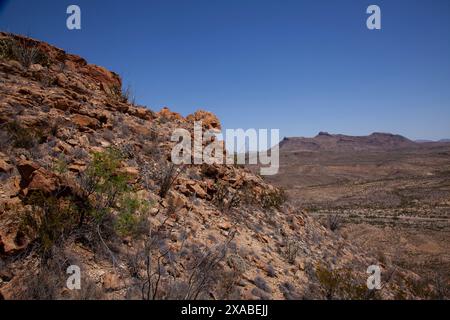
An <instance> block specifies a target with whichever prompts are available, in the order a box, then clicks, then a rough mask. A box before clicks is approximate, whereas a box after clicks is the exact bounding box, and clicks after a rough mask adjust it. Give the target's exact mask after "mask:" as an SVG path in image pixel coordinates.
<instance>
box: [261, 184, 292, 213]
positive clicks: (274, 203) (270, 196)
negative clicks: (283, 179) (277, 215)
mask: <svg viewBox="0 0 450 320" xmlns="http://www.w3.org/2000/svg"><path fill="white" fill-rule="evenodd" d="M286 199H287V198H286V193H285V192H284V190H283V189H275V190H265V191H263V193H262V194H261V205H262V207H263V208H264V209H271V208H275V209H280V208H281V206H282V205H283V204H284V203H285V202H286Z"/></svg>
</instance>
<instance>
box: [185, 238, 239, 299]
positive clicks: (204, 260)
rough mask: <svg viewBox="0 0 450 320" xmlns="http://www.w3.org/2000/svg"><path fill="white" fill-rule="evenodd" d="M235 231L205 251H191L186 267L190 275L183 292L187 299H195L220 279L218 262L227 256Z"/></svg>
mask: <svg viewBox="0 0 450 320" xmlns="http://www.w3.org/2000/svg"><path fill="white" fill-rule="evenodd" d="M234 235H235V233H234V232H231V233H230V234H229V236H228V238H227V239H226V240H225V242H224V243H223V244H221V245H218V246H216V247H213V248H210V249H206V250H205V251H197V252H193V262H192V263H191V265H190V266H189V267H188V269H189V272H190V276H189V280H188V288H187V291H186V294H185V297H184V298H185V299H187V300H197V299H198V298H201V297H202V295H203V294H205V293H207V292H208V291H209V289H210V288H211V287H212V286H213V285H214V284H215V282H216V281H217V279H220V273H221V268H220V263H221V262H222V261H224V260H225V259H226V257H227V253H228V248H229V246H230V242H231V241H232V240H233V238H234Z"/></svg>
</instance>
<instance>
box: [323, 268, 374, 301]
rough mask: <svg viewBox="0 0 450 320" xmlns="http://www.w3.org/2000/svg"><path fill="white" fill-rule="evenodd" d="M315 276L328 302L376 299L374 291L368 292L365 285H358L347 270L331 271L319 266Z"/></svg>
mask: <svg viewBox="0 0 450 320" xmlns="http://www.w3.org/2000/svg"><path fill="white" fill-rule="evenodd" d="M316 276H317V279H318V281H319V284H320V286H321V288H322V291H323V293H324V296H325V298H326V299H328V300H333V299H352V300H367V299H370V298H374V297H376V293H375V291H374V290H368V289H367V286H366V284H365V283H363V284H359V283H358V281H357V280H356V279H355V276H354V275H353V274H352V272H351V271H350V270H349V269H334V270H331V269H328V268H326V267H324V266H322V265H320V264H319V265H318V266H317V268H316Z"/></svg>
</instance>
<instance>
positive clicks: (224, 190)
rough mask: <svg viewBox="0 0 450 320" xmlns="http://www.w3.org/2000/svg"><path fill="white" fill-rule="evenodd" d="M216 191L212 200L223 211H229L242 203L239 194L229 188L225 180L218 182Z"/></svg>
mask: <svg viewBox="0 0 450 320" xmlns="http://www.w3.org/2000/svg"><path fill="white" fill-rule="evenodd" d="M215 191H216V192H215V193H214V196H213V200H212V201H213V203H214V205H215V206H216V207H217V208H218V209H219V210H220V211H221V212H223V213H227V212H229V211H230V210H231V209H232V208H237V207H238V206H239V204H240V203H241V198H240V196H239V194H238V193H237V192H236V191H234V190H232V189H231V188H228V186H227V184H226V183H225V182H221V181H219V182H216V185H215Z"/></svg>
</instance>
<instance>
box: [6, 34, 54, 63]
mask: <svg viewBox="0 0 450 320" xmlns="http://www.w3.org/2000/svg"><path fill="white" fill-rule="evenodd" d="M0 58H2V59H12V60H16V61H19V62H20V63H21V64H22V66H24V67H25V68H29V67H30V66H31V65H33V64H40V65H42V66H48V65H49V58H48V57H47V55H46V54H45V53H43V52H42V51H41V50H40V49H39V48H38V46H37V45H35V44H31V43H30V42H29V41H27V40H26V39H24V38H8V39H1V40H0Z"/></svg>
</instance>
